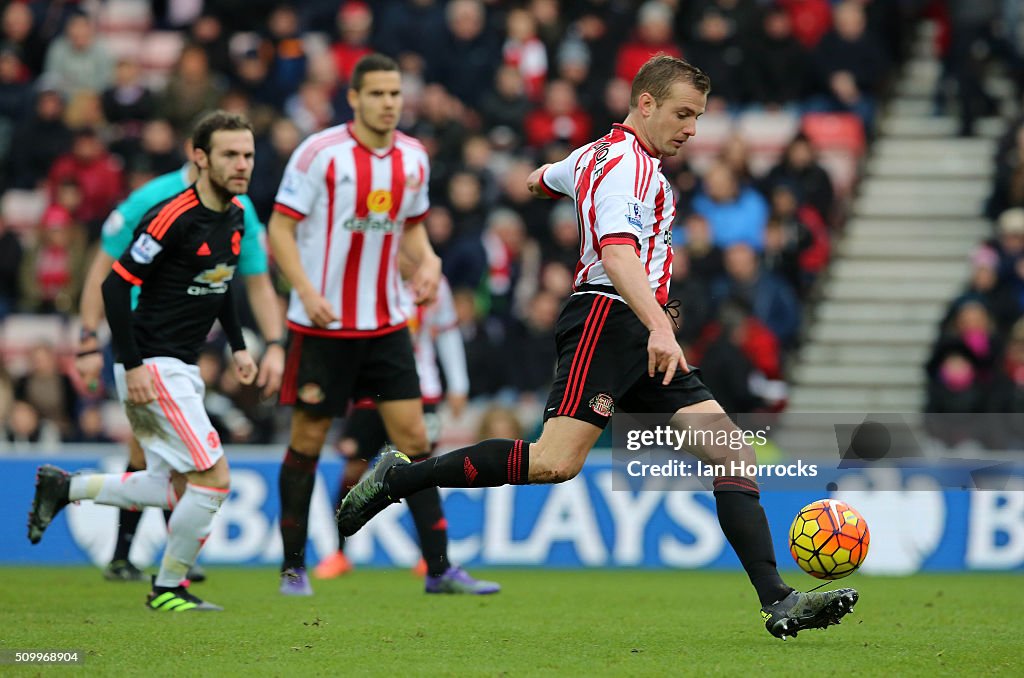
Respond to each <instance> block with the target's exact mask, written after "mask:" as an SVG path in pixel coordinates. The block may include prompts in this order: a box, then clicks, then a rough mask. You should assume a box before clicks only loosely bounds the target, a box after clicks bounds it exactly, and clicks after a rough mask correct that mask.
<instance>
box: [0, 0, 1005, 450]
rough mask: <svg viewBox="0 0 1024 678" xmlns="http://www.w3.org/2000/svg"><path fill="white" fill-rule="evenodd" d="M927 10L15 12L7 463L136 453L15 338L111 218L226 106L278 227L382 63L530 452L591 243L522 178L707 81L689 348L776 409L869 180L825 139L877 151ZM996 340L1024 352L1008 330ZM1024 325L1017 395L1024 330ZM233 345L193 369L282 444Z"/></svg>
mask: <svg viewBox="0 0 1024 678" xmlns="http://www.w3.org/2000/svg"><path fill="white" fill-rule="evenodd" d="M922 4H926V3H922V2H912V1H910V0H904V1H903V2H889V1H886V0H842V1H841V2H829V1H828V0H776V1H774V2H771V1H768V0H648V1H646V2H642V3H641V2H627V1H625V0H621V1H616V0H613V1H606V0H579V1H578V2H571V3H565V2H563V3H559V2H556V1H555V0H529V1H526V2H521V3H513V2H499V1H489V2H484V1H483V0H449V1H448V2H442V1H440V0H378V1H375V2H372V3H365V2H359V1H347V2H344V1H343V2H341V3H340V6H339V2H337V0H306V1H305V2H295V3H293V4H282V3H279V2H277V1H276V0H274V1H269V0H244V1H243V0H207V1H206V2H176V1H175V0H163V1H159V0H153V1H152V2H150V3H146V2H136V1H134V0H106V1H105V2H101V1H98V0H97V1H94V2H90V1H88V0H82V1H81V2H75V1H72V0H67V1H65V2H44V1H41V0H25V1H18V0H11V1H8V2H4V3H3V10H2V27H0V30H2V35H0V158H3V159H4V160H3V162H2V163H0V192H2V193H3V197H2V198H0V206H2V211H0V322H3V323H4V324H6V325H7V328H6V329H5V331H4V332H3V336H2V341H3V344H2V348H3V350H2V352H0V359H2V361H0V429H2V435H0V440H2V441H6V442H8V443H10V442H12V441H13V442H16V443H17V442H29V441H44V442H50V443H56V442H57V441H88V442H103V441H109V440H110V439H111V438H115V437H119V436H121V435H123V434H124V433H126V429H125V428H124V427H123V426H122V427H120V428H118V427H117V426H113V425H112V424H111V420H110V417H109V416H108V415H109V413H110V411H111V408H109V407H106V404H109V402H110V401H109V398H111V397H112V394H113V388H112V385H111V383H109V381H108V383H107V384H106V385H101V387H100V388H99V389H98V390H96V391H91V390H89V389H88V388H86V385H84V384H82V383H79V380H78V379H77V377H76V375H75V373H74V369H73V345H74V344H73V340H72V341H69V338H70V337H72V336H73V332H72V330H71V329H66V330H64V331H62V333H58V334H54V335H52V336H49V337H47V336H44V335H38V336H37V335H33V336H25V334H24V333H21V334H19V335H18V336H15V332H14V330H13V328H14V327H15V324H14V323H13V322H11V321H12V320H13V319H15V318H21V319H24V318H25V317H42V316H54V317H57V318H60V319H61V321H60V322H61V323H66V325H67V328H71V327H73V326H74V317H75V313H76V304H77V301H78V298H79V294H80V292H81V288H82V284H83V276H84V271H85V269H86V267H87V265H88V262H89V261H90V260H91V257H92V253H93V252H94V251H95V246H96V243H97V241H98V239H99V238H100V234H101V229H102V225H103V222H104V220H105V218H106V217H107V215H108V214H109V213H110V211H111V210H112V209H113V208H114V207H115V205H117V204H118V202H119V201H120V200H121V199H123V198H124V197H125V196H126V195H127V194H128V193H129V192H130V191H132V190H133V189H135V188H138V187H139V186H141V185H142V184H144V183H145V182H146V181H148V180H150V179H152V178H154V177H156V176H158V175H160V174H163V173H166V172H171V171H175V170H177V169H179V168H180V167H181V166H182V165H183V163H184V162H185V161H186V158H185V155H184V151H183V140H184V139H185V137H186V136H187V133H188V130H189V128H190V125H191V124H192V123H193V121H194V120H195V119H196V117H197V116H198V115H199V114H200V113H202V112H204V111H207V110H209V109H211V108H215V107H221V108H224V109H227V110H230V111H236V112H243V113H245V114H247V115H248V116H249V117H250V119H251V120H252V121H253V122H254V125H255V127H256V130H257V139H258V145H257V155H256V170H255V174H254V177H253V181H252V184H251V190H250V193H249V195H250V197H251V199H252V201H253V203H254V204H255V205H256V207H257V210H258V212H259V216H260V218H261V220H262V221H263V222H264V223H266V221H267V219H268V217H269V214H270V210H271V209H272V207H273V203H274V196H275V193H276V191H277V188H278V183H279V181H280V178H281V175H282V173H283V170H284V166H285V163H286V162H287V160H288V157H289V155H290V154H291V152H292V151H293V150H294V149H295V147H296V146H297V145H298V144H299V142H300V141H301V140H302V139H303V138H304V137H305V136H307V135H309V134H311V133H313V132H315V131H318V130H320V129H323V128H325V127H327V126H329V125H332V124H338V123H339V122H343V121H345V120H347V119H349V118H350V116H351V111H350V110H348V106H347V103H346V99H345V88H346V83H347V79H348V76H349V74H350V73H351V69H352V67H353V66H354V64H355V62H356V61H357V60H358V59H359V58H360V57H361V56H363V55H364V54H367V53H369V52H371V51H381V52H384V53H386V54H389V55H392V56H394V57H396V58H397V59H398V60H399V63H400V64H401V66H402V70H403V80H404V95H405V108H404V115H403V120H402V124H401V127H402V129H403V130H405V131H407V132H408V133H410V134H412V135H414V136H415V137H416V138H417V139H419V140H420V141H422V142H423V143H424V145H425V146H426V147H427V149H428V151H429V153H430V156H431V162H432V175H431V181H430V193H431V202H432V209H431V212H430V215H429V217H428V221H427V226H428V230H429V233H430V237H431V240H432V242H433V245H434V247H435V249H436V250H437V252H438V253H439V254H440V255H441V257H442V259H443V262H444V273H445V275H446V276H447V277H448V279H449V281H450V283H451V287H452V289H453V291H454V296H455V302H456V308H457V315H458V322H459V328H460V331H461V333H462V336H463V339H464V343H465V347H466V354H467V360H468V364H469V373H470V378H471V389H472V390H471V396H472V397H473V398H474V399H475V400H476V402H478V403H483V404H485V405H487V404H491V403H498V404H501V405H504V406H508V407H511V408H512V409H495V410H492V411H489V412H487V414H486V416H485V417H483V425H485V426H488V427H491V428H493V427H497V428H498V429H499V430H505V429H515V428H516V427H517V426H518V427H524V429H525V432H527V433H529V431H530V430H531V428H532V427H533V426H535V424H536V421H535V420H539V415H540V412H539V403H540V402H542V400H540V398H542V397H543V395H544V394H545V393H546V390H547V387H548V385H549V382H550V379H551V375H552V364H553V360H554V346H555V342H554V341H553V338H552V334H553V328H554V323H555V319H556V317H557V313H558V309H559V306H560V304H561V303H562V301H563V300H564V299H565V298H566V297H567V296H568V294H569V293H570V288H571V281H572V277H573V267H574V266H575V262H576V260H577V257H578V250H577V247H578V237H579V236H578V233H577V220H576V216H575V214H574V213H573V209H572V206H571V205H570V204H568V203H567V202H551V201H541V200H535V199H532V198H531V196H530V195H529V193H528V191H527V188H526V177H527V175H528V174H529V172H530V170H531V169H532V168H534V167H535V166H537V164H539V163H540V162H545V161H550V160H554V159H560V158H562V157H564V156H565V155H566V154H567V152H568V151H569V150H571V148H573V147H575V146H576V145H579V144H581V143H584V142H586V141H588V140H590V139H593V138H596V137H597V136H600V134H602V133H603V132H604V131H605V130H607V129H608V128H609V126H610V125H611V123H613V122H617V121H621V120H622V119H623V118H624V117H625V115H626V112H627V110H628V105H629V84H628V83H629V81H630V79H631V78H632V76H633V75H634V73H635V72H636V70H637V69H638V68H639V66H640V65H641V64H642V63H643V62H644V61H645V60H646V59H647V58H648V57H649V56H650V55H651V54H654V53H657V52H665V53H668V54H674V55H679V56H684V57H685V58H687V59H689V60H691V61H692V62H694V63H695V64H697V65H698V66H700V67H701V68H702V69H704V70H705V71H706V72H707V73H708V74H709V75H710V77H711V80H712V83H713V89H712V92H711V99H710V102H709V107H708V109H709V110H708V115H707V122H708V128H709V129H712V130H717V132H715V133H711V134H709V137H710V141H709V142H708V143H705V144H704V145H703V146H700V145H698V144H699V143H700V141H701V134H700V133H699V134H698V137H695V139H694V142H697V143H693V142H691V144H687V146H686V147H684V151H688V152H684V153H681V154H680V156H678V157H677V158H674V159H670V160H669V161H668V162H666V163H665V167H664V170H665V172H666V174H667V176H668V177H669V179H670V180H671V181H672V183H673V185H674V186H675V188H676V189H677V195H678V222H677V225H676V228H675V229H674V230H673V233H672V237H673V243H674V247H675V265H674V271H673V282H672V298H673V299H674V302H673V304H672V305H673V307H674V308H676V310H677V311H678V314H679V317H678V336H679V339H680V341H681V343H682V344H683V345H684V348H685V349H686V351H687V356H688V358H689V359H690V360H691V361H692V362H694V363H696V364H699V365H700V366H701V368H702V372H703V374H704V377H705V381H706V382H707V384H708V385H709V387H710V388H711V389H712V390H713V391H714V392H715V393H716V395H717V396H718V398H719V400H720V402H721V403H722V404H723V406H724V407H726V409H728V410H731V411H756V410H765V409H767V410H777V409H779V408H781V407H783V406H784V403H785V384H784V365H785V361H786V358H787V355H789V354H790V352H791V351H793V350H794V349H796V348H797V347H798V345H799V341H800V328H801V322H802V317H803V314H802V310H801V309H802V307H803V305H804V304H805V303H807V302H808V301H810V300H811V299H812V298H813V289H814V282H815V279H816V278H817V277H818V276H819V275H820V274H821V272H822V271H823V269H824V268H825V267H826V266H827V264H828V260H829V251H830V241H831V239H832V238H833V236H834V234H835V233H836V232H837V229H840V228H841V226H842V218H843V209H844V201H845V198H846V197H847V196H848V194H849V190H850V186H851V185H852V181H851V180H850V179H849V177H850V176H851V175H852V176H855V175H856V171H857V170H856V157H851V158H848V160H849V161H850V164H852V167H853V169H852V171H851V170H847V171H846V173H845V177H846V178H845V179H843V180H839V179H837V175H836V172H835V167H833V166H828V168H827V169H826V164H827V163H825V162H824V160H823V159H822V158H821V157H820V155H819V154H820V153H821V152H822V149H823V148H824V146H823V139H824V137H822V136H821V133H820V130H821V129H822V122H823V121H825V122H830V123H834V124H833V126H832V127H829V126H827V125H826V126H825V129H834V128H835V126H836V125H838V126H839V127H840V128H843V129H849V125H850V124H851V121H852V124H853V127H854V130H855V132H854V134H853V136H854V137H855V138H856V137H857V134H858V133H859V134H860V139H861V141H860V142H859V143H861V146H862V140H863V137H864V130H866V135H867V137H868V138H870V136H871V133H872V129H873V125H874V118H875V110H876V108H877V100H878V97H879V96H880V95H881V94H882V93H883V88H884V86H885V83H886V80H887V76H888V75H889V74H891V73H892V70H893V66H894V64H896V63H897V62H898V61H899V58H900V48H901V45H902V31H903V28H904V26H905V20H906V19H907V18H908V17H909V16H911V14H913V13H915V12H917V11H919V10H920V5H922ZM140 6H141V8H142V10H144V11H135V12H134V13H133V12H129V11H127V10H129V9H134V10H138V9H139V7H140ZM823 115H824V117H823ZM758 116H760V118H763V119H765V120H769V121H773V120H779V119H782V120H784V121H788V126H784V129H785V130H787V132H786V137H785V138H783V139H777V138H774V137H773V139H768V138H767V136H766V137H764V138H762V137H761V136H759V134H758V133H757V132H756V129H755V131H753V132H750V131H749V130H748V132H747V133H743V132H742V130H739V126H738V125H736V124H735V123H736V122H737V121H739V120H741V119H743V120H747V119H757V118H758ZM711 119H714V120H715V121H717V122H716V124H714V125H712V124H711V122H712V120H711ZM722 121H725V124H724V126H723V125H722V124H721V123H722ZM812 122H814V123H817V124H811V123H812ZM839 123H845V124H846V126H845V127H843V125H840V124H839ZM698 129H701V128H700V126H699V127H698ZM826 136H827V134H826ZM1017 138H1024V136H1021V135H1019V134H1018V135H1017V137H1015V139H1017ZM825 141H827V139H825ZM857 143H858V142H857V141H854V143H853V144H852V146H856V145H857ZM1015 143H1016V144H1017V145H1018V146H1019V144H1020V142H1019V141H1015ZM691 146H693V148H692V150H689V149H690V147H691ZM1014 157H1015V156H1014ZM1013 171H1016V170H1015V169H1014V170H1013ZM830 173H831V176H830ZM1011 173H1012V172H1011ZM841 174H842V173H841ZM1011 183H1012V182H1011ZM837 187H838V188H837ZM1011 193H1013V195H1014V196H1016V192H1013V191H1011ZM1012 199H1013V200H1016V198H1012ZM1015 204H1022V205H1024V200H1022V201H1020V202H1018V203H1015ZM1009 214H1010V215H1011V216H1005V215H1004V216H1005V218H1001V220H1000V223H1001V224H1005V226H1004V231H1006V233H1005V234H1004V235H1003V236H1001V238H1000V239H999V240H998V241H995V242H994V245H993V246H992V247H990V248H989V249H987V250H985V252H987V253H988V254H987V255H985V256H984V257H983V256H981V255H979V257H980V258H982V259H984V260H985V261H986V262H990V263H991V264H992V265H993V266H997V267H999V270H1000V271H1003V270H1004V269H1005V271H1004V273H1005V276H1010V277H1012V276H1014V275H1015V276H1017V277H1016V278H1014V280H1015V281H1016V283H1019V282H1020V280H1021V266H1019V265H1017V266H1016V267H1014V266H1013V265H1009V264H1007V261H1008V259H1007V257H1018V258H1019V257H1020V256H1021V255H1020V253H1021V251H1022V250H1024V244H1022V243H1024V211H1020V212H1011V213H1009ZM1014 214H1016V215H1017V216H1016V217H1014V216H1012V215H1014ZM1013 247H1015V248H1016V249H1008V248H1013ZM1014 253H1016V254H1014ZM1007 266H1009V267H1007ZM1000 279H1003V277H1000ZM1006 279H1009V278H1008V277H1007V278H1006ZM1016 283H1015V284H1016ZM973 284H979V285H983V284H984V282H978V281H976V280H975V281H972V285H973ZM281 292H282V294H283V293H284V292H285V290H284V289H283V286H282V289H281ZM978 294H982V295H984V294H988V292H986V291H985V290H981V291H980V292H979V293H978ZM238 297H239V303H242V304H244V303H245V302H244V299H243V298H242V297H244V295H241V294H240V295H238ZM975 307H976V305H975V306H971V305H970V304H961V305H960V306H959V307H958V308H959V310H958V311H957V312H955V313H953V314H951V317H955V321H954V324H955V325H956V326H958V327H959V326H960V325H963V326H964V328H967V330H971V329H972V328H975V327H976V326H977V325H978V324H979V323H980V324H982V325H985V324H986V323H987V325H986V326H987V327H989V329H990V330H991V331H992V332H994V331H995V327H997V324H996V323H995V322H994V321H992V320H991V319H988V320H986V319H985V316H984V315H982V318H981V319H980V320H979V319H978V318H977V317H975V318H974V319H973V320H972V319H971V316H970V313H971V311H969V310H968V311H965V310H964V309H972V308H975ZM1018 312H1019V308H1016V310H1015V311H1014V313H1018ZM974 313H975V316H977V315H978V313H977V312H976V311H975V312H974ZM1007 313H1009V311H1007ZM965 314H966V315H967V319H962V317H963V316H964V315H965ZM1018 314H1019V313H1018ZM245 315H246V316H248V321H247V325H248V326H250V327H255V325H254V323H253V322H252V317H251V313H246V314H245ZM1011 315H1012V314H1011ZM1013 317H1016V316H1015V315H1014V316H1013ZM999 322H1000V323H1003V322H1006V323H1009V324H1006V325H1001V324H1000V325H998V326H999V327H1002V328H1003V329H1004V330H1007V331H1008V330H1009V326H1010V324H1012V318H1010V316H1006V317H1005V318H1004V317H1003V316H1000V319H999ZM29 325H31V324H30V323H29ZM21 326H24V324H22V325H21ZM38 326H43V325H38ZM47 326H50V325H47ZM1014 327H1015V331H1014V333H1013V334H1011V335H1010V336H1011V337H1017V339H1016V342H1017V343H1016V344H1013V343H1012V341H1011V342H1010V344H1009V345H1010V346H1014V345H1016V346H1017V348H1016V352H1015V353H1013V355H1014V356H1017V359H1018V362H1017V363H1016V364H1017V365H1018V367H1017V368H1016V371H1015V372H1014V373H1013V374H1015V375H1016V376H1015V377H1014V378H1016V379H1017V382H1016V383H1017V384H1020V383H1021V382H1022V380H1024V367H1021V365H1024V357H1022V356H1021V355H1018V354H1024V328H1021V327H1020V326H1019V325H1015V326H1014ZM1018 335H1020V336H1018ZM252 336H253V337H254V338H255V337H256V336H257V334H256V333H253V335H252ZM972 336H973V335H972ZM213 339H214V340H213V342H212V343H211V345H210V349H209V350H208V351H207V352H205V353H203V355H202V357H201V359H200V367H201V370H202V374H203V378H204V380H205V381H206V384H207V389H208V396H207V400H208V402H207V408H208V410H209V411H210V414H211V418H212V419H213V420H214V422H215V423H216V425H217V426H218V428H219V429H221V431H220V432H221V436H222V438H223V439H224V440H225V441H229V442H272V441H273V442H277V441H279V440H280V439H281V437H282V436H283V435H285V436H286V435H287V427H286V426H282V425H281V424H282V419H281V418H280V413H279V412H277V411H276V410H277V409H278V408H276V407H275V406H274V404H273V403H272V402H262V401H260V399H259V397H258V395H257V393H256V391H255V389H247V388H242V387H240V385H239V384H238V383H237V380H235V379H234V378H233V372H232V371H230V370H225V369H224V366H225V360H224V352H223V340H222V339H218V338H216V337H214V338H213ZM966 343H967V345H968V346H973V345H974V343H971V342H970V341H968V342H966ZM989 346H990V348H989V350H990V351H993V352H994V351H995V349H994V346H996V344H995V343H994V342H990V343H989ZM943 364H945V363H943ZM988 364H989V365H990V366H992V365H995V362H993V361H990V362H989V363H988ZM1000 364H1001V363H1000ZM942 369H943V370H945V368H944V367H943V368H942ZM992 371H993V374H994V373H995V372H996V371H997V370H995V368H992ZM1018 393H1019V389H1018ZM1018 397H1019V396H1018ZM114 410H115V411H116V408H114ZM516 412H518V413H520V414H522V413H527V415H528V416H527V417H526V418H525V419H520V420H517V419H516V415H515V413H516ZM485 437H486V436H485ZM512 437H517V436H515V435H513V436H512ZM0 444H2V443H0Z"/></svg>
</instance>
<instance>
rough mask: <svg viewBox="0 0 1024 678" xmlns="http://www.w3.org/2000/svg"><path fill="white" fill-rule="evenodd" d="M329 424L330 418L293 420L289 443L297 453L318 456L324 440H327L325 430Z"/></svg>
mask: <svg viewBox="0 0 1024 678" xmlns="http://www.w3.org/2000/svg"><path fill="white" fill-rule="evenodd" d="M330 426H331V420H330V418H324V419H310V418H303V419H301V420H300V419H296V420H293V422H292V434H291V441H290V443H289V444H290V446H291V448H292V449H293V450H295V451H296V452H298V453H299V454H302V455H305V456H307V457H319V456H320V450H321V449H322V448H323V446H324V441H326V440H327V430H328V429H329V428H330Z"/></svg>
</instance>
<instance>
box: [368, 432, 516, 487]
mask: <svg viewBox="0 0 1024 678" xmlns="http://www.w3.org/2000/svg"><path fill="white" fill-rule="evenodd" d="M529 470H530V443H527V442H524V441H522V440H506V439H500V438H496V439H493V440H484V441H482V442H479V443H477V444H476V445H472V446H470V447H464V448H462V449H461V450H455V451H454V452H449V453H448V454H442V455H441V456H439V457H433V458H431V459H427V460H426V461H423V462H420V463H418V464H407V465H405V466H396V467H395V468H394V469H392V470H391V471H390V472H388V476H387V484H388V494H389V495H390V496H391V498H392V499H402V498H404V497H408V496H411V495H413V494H415V493H416V492H419V491H420V490H425V489H427V488H428V487H498V486H500V485H525V484H526V482H527V477H528V473H529Z"/></svg>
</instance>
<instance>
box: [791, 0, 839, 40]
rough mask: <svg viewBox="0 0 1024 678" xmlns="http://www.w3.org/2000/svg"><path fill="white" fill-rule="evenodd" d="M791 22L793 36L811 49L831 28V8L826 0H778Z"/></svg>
mask: <svg viewBox="0 0 1024 678" xmlns="http://www.w3.org/2000/svg"><path fill="white" fill-rule="evenodd" d="M778 5H779V6H780V7H782V8H783V9H785V10H786V12H787V13H788V14H789V19H790V21H792V22H793V36H794V37H795V38H796V39H797V40H799V41H800V44H801V45H803V46H804V47H805V48H807V49H811V48H812V47H814V46H815V45H817V44H818V42H819V41H821V39H822V38H823V37H825V34H826V33H828V31H829V29H830V28H832V7H831V6H830V5H829V3H828V0H778Z"/></svg>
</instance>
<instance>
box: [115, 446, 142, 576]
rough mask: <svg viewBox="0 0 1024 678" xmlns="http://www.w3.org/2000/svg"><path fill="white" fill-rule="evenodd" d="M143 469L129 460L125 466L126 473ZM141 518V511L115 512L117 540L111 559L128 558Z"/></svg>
mask: <svg viewBox="0 0 1024 678" xmlns="http://www.w3.org/2000/svg"><path fill="white" fill-rule="evenodd" d="M142 470H144V469H141V468H136V467H135V466H133V465H132V463H131V462H128V466H127V467H126V468H125V472H127V473H135V472H136V471H142ZM140 520H142V511H129V510H128V509H121V510H119V511H118V512H117V541H116V542H115V543H114V555H113V557H112V558H111V560H112V561H113V560H128V554H129V553H130V552H131V550H132V540H133V539H134V538H135V530H136V529H138V527H139V521H140Z"/></svg>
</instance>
